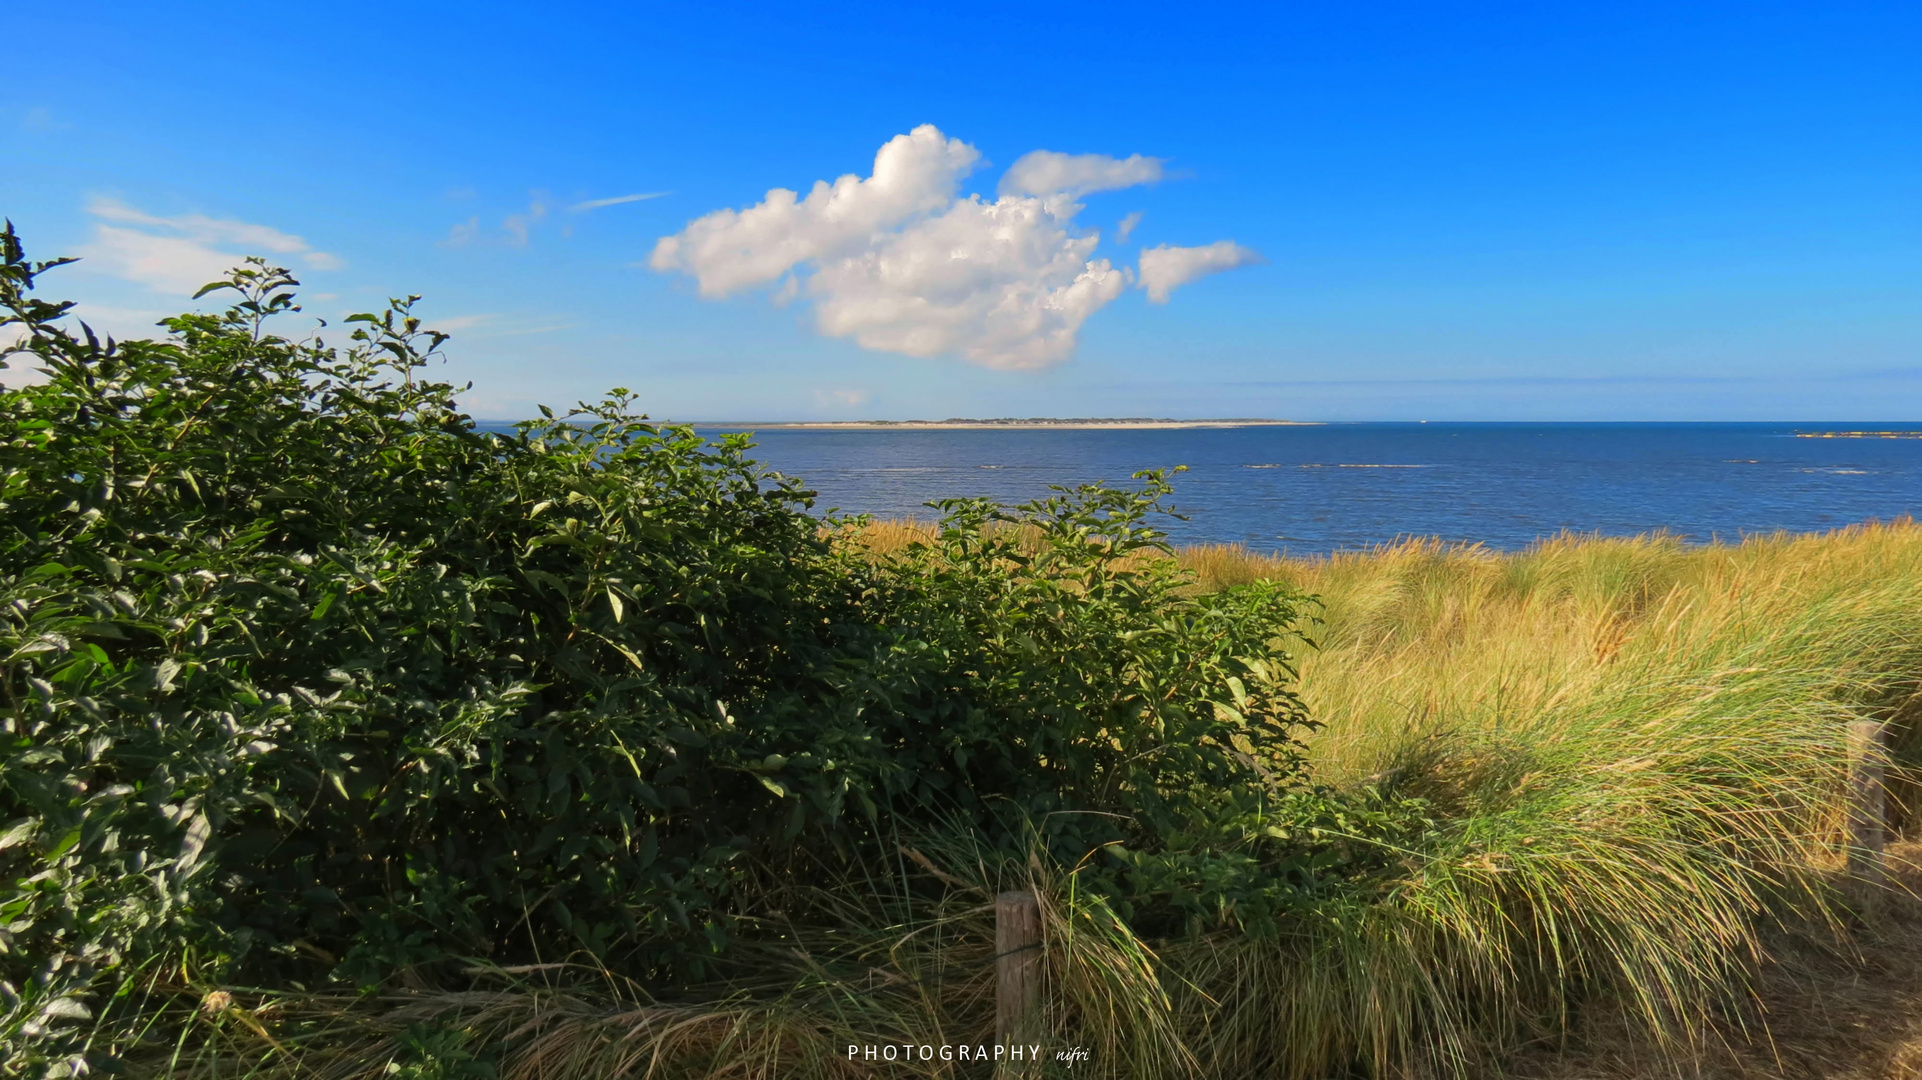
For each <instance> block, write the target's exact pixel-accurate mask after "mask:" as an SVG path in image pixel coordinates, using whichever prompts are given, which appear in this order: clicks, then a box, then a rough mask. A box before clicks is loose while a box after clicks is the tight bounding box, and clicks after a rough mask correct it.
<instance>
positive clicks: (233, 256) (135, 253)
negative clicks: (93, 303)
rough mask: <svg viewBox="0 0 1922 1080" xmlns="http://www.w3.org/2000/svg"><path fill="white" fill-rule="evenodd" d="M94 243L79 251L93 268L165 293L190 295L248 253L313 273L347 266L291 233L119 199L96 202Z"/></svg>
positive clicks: (91, 211) (89, 207) (92, 209)
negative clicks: (158, 211)
mask: <svg viewBox="0 0 1922 1080" xmlns="http://www.w3.org/2000/svg"><path fill="white" fill-rule="evenodd" d="M87 213H89V214H91V215H93V217H94V219H95V221H94V231H93V241H92V243H90V244H87V245H85V246H83V247H82V248H81V249H80V255H81V257H82V258H84V259H86V260H87V261H88V262H89V263H90V264H91V265H92V266H94V267H95V268H97V269H100V270H104V271H106V272H107V273H110V274H113V275H114V276H115V277H120V278H125V279H126V280H128V281H134V282H138V283H140V284H142V285H146V286H147V287H149V288H152V289H155V290H158V291H160V292H168V293H185V294H188V295H191V294H192V293H194V292H195V291H196V290H198V289H199V288H200V287H201V286H202V285H205V284H207V283H208V282H210V281H218V280H220V279H221V278H224V277H226V276H227V271H228V270H229V269H231V268H233V267H235V266H238V265H240V264H241V263H242V262H244V261H245V260H246V257H247V256H249V255H261V256H266V257H269V258H271V257H273V256H298V257H299V258H300V260H301V261H302V262H304V263H305V264H306V265H307V266H308V267H309V268H310V269H314V270H338V269H340V268H342V267H344V266H346V265H347V264H346V262H345V261H344V260H342V259H341V258H340V257H339V256H337V255H332V254H329V253H327V252H325V251H315V250H314V249H313V246H312V245H310V244H308V243H307V241H305V240H303V239H301V238H300V237H298V236H295V235H293V234H291V233H284V232H281V231H280V230H279V229H274V228H270V227H268V226H266V225H254V224H251V223H249V222H245V221H233V220H229V219H224V218H211V217H207V216H206V215H204V214H182V215H180V216H178V217H161V216H158V215H154V214H148V213H145V212H143V211H141V210H138V209H135V208H134V207H131V206H128V205H127V204H126V203H123V202H121V201H119V200H117V199H105V198H101V199H94V200H93V201H91V202H90V203H88V204H87Z"/></svg>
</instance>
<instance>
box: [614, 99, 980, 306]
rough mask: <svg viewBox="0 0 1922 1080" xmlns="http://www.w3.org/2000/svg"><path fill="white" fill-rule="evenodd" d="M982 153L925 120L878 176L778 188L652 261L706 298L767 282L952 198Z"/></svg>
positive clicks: (891, 148)
mask: <svg viewBox="0 0 1922 1080" xmlns="http://www.w3.org/2000/svg"><path fill="white" fill-rule="evenodd" d="M980 159H981V154H980V152H979V151H977V150H975V148H974V147H972V146H969V145H968V144H967V143H964V142H962V141H961V140H959V139H949V138H947V137H946V136H944V135H942V134H941V132H940V131H939V130H938V129H937V128H935V126H934V125H933V124H923V125H921V126H920V127H918V128H915V129H914V130H913V131H911V132H909V133H908V134H906V135H896V136H895V137H894V138H892V139H889V140H888V141H887V144H886V145H884V146H882V147H881V151H880V153H877V154H875V155H874V174H873V175H872V176H869V177H868V178H867V179H865V180H863V179H861V178H860V177H858V176H855V175H854V174H853V173H849V174H848V175H846V176H843V177H841V178H840V179H839V180H836V181H835V182H834V183H832V184H829V183H828V182H827V181H825V180H817V181H815V183H814V188H813V190H811V191H809V192H808V194H807V197H806V198H801V197H800V196H799V195H798V194H797V193H795V192H792V191H789V190H787V189H786V188H775V189H773V190H772V191H769V192H768V193H767V198H765V199H763V200H762V201H761V202H760V203H758V204H756V205H754V206H750V207H748V208H747V209H746V210H740V211H735V210H716V211H714V212H713V213H711V214H708V215H706V216H704V217H700V218H696V219H695V220H693V221H692V222H689V223H688V226H687V228H686V229H683V230H682V231H681V232H680V233H678V234H676V235H674V236H667V237H662V238H661V240H660V242H659V243H657V244H655V245H654V254H653V256H652V257H651V258H650V259H649V260H648V264H649V265H650V266H652V267H654V269H656V270H662V271H667V270H679V271H682V272H683V273H687V274H692V275H693V276H694V279H695V280H696V281H698V282H699V283H700V288H701V295H702V296H726V295H728V294H729V293H732V292H736V291H738V290H740V289H744V288H749V287H751V286H755V285H762V284H766V283H767V282H770V281H773V280H775V279H776V278H778V277H780V276H781V275H782V274H785V273H787V272H788V271H789V270H790V269H793V268H794V267H795V266H797V265H799V264H801V263H804V262H808V261H811V260H820V259H829V258H834V257H837V256H840V255H845V254H849V253H852V252H856V251H859V250H861V249H862V248H865V247H867V246H868V245H869V244H871V243H872V242H873V240H874V239H875V236H876V234H877V233H880V232H883V231H885V230H887V229H891V228H893V227H895V226H898V225H900V224H901V223H903V222H905V221H907V220H909V219H910V218H914V217H917V216H919V215H923V214H928V213H932V212H934V211H937V210H940V209H942V208H943V207H945V206H947V205H948V204H949V203H951V202H953V201H954V192H955V188H956V187H957V186H958V185H959V184H960V182H961V178H962V177H963V176H966V175H967V174H968V172H969V171H970V170H972V169H973V168H974V165H975V162H977V161H979V160H980Z"/></svg>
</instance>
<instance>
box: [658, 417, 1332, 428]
mask: <svg viewBox="0 0 1922 1080" xmlns="http://www.w3.org/2000/svg"><path fill="white" fill-rule="evenodd" d="M1309 423H1311V422H1310V421H1306V420H1262V419H1254V418H1236V419H1223V420H1173V419H1169V418H1166V417H1150V416H1071V417H1058V416H1030V417H1026V418H1022V417H1013V416H1004V417H999V418H997V419H991V420H973V419H968V418H965V417H951V418H949V419H947V420H809V421H790V422H782V423H773V424H748V423H740V424H718V423H701V424H697V425H695V426H697V427H740V428H752V429H754V430H758V431H768V430H774V429H779V428H809V429H828V430H833V431H879V430H900V429H903V428H906V429H911V430H921V429H931V428H944V429H953V428H962V429H967V428H977V429H979V428H1053V429H1056V430H1063V429H1066V430H1086V429H1096V428H1132V429H1139V428H1236V427H1292V426H1298V425H1306V424H1309Z"/></svg>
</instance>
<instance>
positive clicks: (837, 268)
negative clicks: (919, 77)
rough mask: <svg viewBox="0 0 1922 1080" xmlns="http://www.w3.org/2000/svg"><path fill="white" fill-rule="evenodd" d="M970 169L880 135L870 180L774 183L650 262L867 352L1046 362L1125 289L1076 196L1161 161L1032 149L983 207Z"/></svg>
mask: <svg viewBox="0 0 1922 1080" xmlns="http://www.w3.org/2000/svg"><path fill="white" fill-rule="evenodd" d="M980 160H981V155H980V153H979V151H977V150H976V149H975V148H974V147H972V146H970V145H968V144H967V143H964V142H962V141H961V140H959V139H950V138H948V137H947V136H946V135H944V134H942V132H941V131H940V130H939V129H938V128H936V127H934V126H933V125H932V124H924V125H922V126H920V127H917V128H915V129H914V130H913V131H911V132H909V133H908V134H906V135H897V136H895V137H894V138H892V139H890V140H888V142H887V143H886V144H885V145H884V146H882V147H881V149H880V151H879V153H877V154H876V155H875V158H874V170H873V172H872V173H871V174H870V175H869V176H867V177H865V178H864V177H860V176H856V175H854V174H849V175H846V176H842V177H841V178H839V179H838V180H835V181H833V182H832V183H830V182H828V181H825V180H822V181H817V182H816V183H815V184H814V186H813V188H812V189H810V190H809V192H808V193H807V195H806V196H802V195H801V194H800V193H798V192H795V191H790V190H787V189H785V188H775V189H773V190H771V191H769V192H768V193H767V197H766V198H765V199H763V200H762V201H761V202H759V203H756V204H755V205H753V206H750V207H748V208H746V209H744V210H733V209H728V210H716V211H714V212H713V213H710V214H706V215H704V216H702V217H699V218H696V219H694V220H693V221H691V222H689V223H688V225H687V227H686V228H685V229H683V230H682V231H680V232H679V233H676V234H674V235H673V236H666V237H662V238H661V239H660V240H659V241H658V242H657V243H656V244H655V246H654V251H653V254H652V256H651V257H650V258H649V260H648V265H649V266H651V267H652V268H653V269H655V270H657V271H660V272H662V273H676V272H678V273H682V274H686V275H687V276H689V277H692V278H693V279H694V281H695V283H696V285H697V286H698V288H699V291H700V294H701V295H702V296H704V297H709V298H718V297H724V296H729V295H732V294H734V293H737V292H740V291H742V290H745V289H750V288H756V287H762V286H774V288H773V289H772V290H771V292H772V299H773V300H774V302H775V303H777V304H781V303H788V302H791V301H793V300H795V299H798V298H802V297H805V298H806V300H807V301H809V302H811V303H812V305H813V309H814V317H815V322H816V325H817V326H818V328H819V329H820V331H821V332H822V333H823V334H827V335H829V336H831V337H841V338H851V339H853V340H854V341H855V342H857V343H858V344H860V345H862V346H863V347H865V348H870V349H877V350H882V351H886V352H893V353H902V354H906V355H908V356H925V357H932V356H942V355H954V356H959V357H961V358H963V359H965V360H968V361H971V362H973V363H976V364H981V365H984V366H987V367H993V368H1004V369H1030V368H1041V367H1047V366H1049V365H1051V364H1056V363H1060V362H1062V361H1064V360H1066V359H1068V357H1070V356H1071V355H1072V354H1073V352H1074V348H1075V342H1076V339H1077V337H1078V336H1079V334H1080V331H1081V327H1082V324H1083V323H1085V322H1086V321H1087V320H1088V318H1089V317H1090V316H1091V315H1093V314H1094V313H1095V312H1097V311H1100V310H1101V309H1102V308H1103V307H1105V306H1107V305H1108V304H1109V303H1111V302H1112V301H1114V300H1115V298H1116V297H1118V296H1120V295H1121V293H1122V292H1123V290H1125V289H1126V288H1127V287H1128V285H1129V284H1130V283H1132V282H1133V281H1134V280H1135V273H1134V271H1133V270H1132V269H1129V268H1125V267H1122V268H1117V267H1115V266H1114V265H1113V264H1112V263H1111V262H1110V261H1109V260H1108V259H1105V258H1099V257H1097V256H1096V253H1095V249H1096V247H1097V246H1098V245H1099V244H1100V241H1101V237H1100V234H1099V233H1095V232H1088V231H1083V230H1082V229H1081V228H1080V227H1079V226H1077V225H1076V224H1075V221H1074V217H1075V215H1076V214H1077V213H1079V212H1080V209H1081V207H1080V206H1079V205H1078V204H1077V203H1076V201H1075V200H1076V199H1077V198H1079V197H1080V196H1082V195H1086V194H1089V193H1091V192H1095V191H1104V190H1113V189H1117V188H1123V187H1130V186H1133V185H1136V184H1143V183H1149V182H1152V181H1155V180H1159V179H1160V178H1161V177H1162V161H1161V159H1159V158H1148V157H1143V156H1141V155H1139V154H1136V155H1134V156H1133V157H1128V158H1113V157H1107V156H1105V155H1101V154H1059V153H1055V152H1053V151H1046V150H1037V151H1035V152H1033V153H1030V154H1027V155H1025V156H1023V157H1022V158H1021V159H1019V160H1018V161H1016V162H1015V164H1014V165H1013V166H1012V167H1011V168H1010V169H1009V170H1008V172H1007V174H1006V175H1005V176H1003V177H1002V179H1001V184H1000V188H999V197H998V198H996V199H994V200H993V201H989V200H987V199H984V198H983V197H981V196H979V195H967V196H962V195H960V194H959V191H960V186H961V182H962V180H963V179H965V178H966V177H967V175H968V174H969V173H970V172H972V171H973V169H974V168H975V167H976V166H977V165H978V164H979V163H980ZM1134 220H1139V219H1138V218H1136V219H1134ZM1217 269H1226V267H1225V266H1224V267H1218V268H1217ZM1144 272H1145V266H1144ZM1191 276H1192V275H1191ZM1183 280H1187V279H1186V278H1184V279H1183ZM1177 284H1179V282H1177ZM1161 298H1163V299H1165V295H1164V296H1162V297H1161Z"/></svg>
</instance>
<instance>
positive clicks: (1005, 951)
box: [994, 892, 1041, 1075]
mask: <svg viewBox="0 0 1922 1080" xmlns="http://www.w3.org/2000/svg"><path fill="white" fill-rule="evenodd" d="M994 955H995V962H994V974H995V980H994V982H995V985H994V1038H995V1041H996V1042H997V1043H999V1044H1001V1045H1002V1046H1006V1047H1013V1046H1021V1047H1023V1048H1024V1049H1023V1051H1022V1052H1023V1054H1024V1055H1026V1053H1027V1051H1026V1049H1025V1048H1026V1047H1028V1046H1032V1045H1034V1044H1035V1043H1037V1042H1038V1041H1039V1038H1040V1035H1041V905H1040V904H1038V903H1037V902H1036V901H1035V898H1034V894H1033V893H1031V892H1004V893H1002V894H1001V895H999V896H997V897H995V898H994ZM1033 1071H1034V1069H1033V1068H1032V1063H1031V1062H1029V1061H1027V1060H1026V1057H1025V1056H1024V1057H1023V1059H1022V1061H1020V1062H1014V1061H1011V1060H1010V1061H1008V1062H1007V1067H1006V1068H1004V1070H1003V1073H1004V1075H1005V1074H1009V1073H1032V1072H1033Z"/></svg>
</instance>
